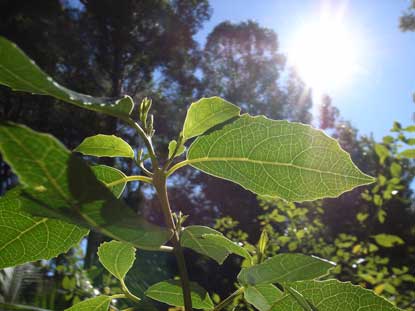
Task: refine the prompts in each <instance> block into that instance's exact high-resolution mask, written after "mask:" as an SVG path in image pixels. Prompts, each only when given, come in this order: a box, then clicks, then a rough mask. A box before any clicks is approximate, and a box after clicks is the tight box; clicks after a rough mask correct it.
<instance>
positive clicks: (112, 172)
mask: <svg viewBox="0 0 415 311" xmlns="http://www.w3.org/2000/svg"><path fill="white" fill-rule="evenodd" d="M91 169H92V171H93V172H94V174H95V176H96V177H97V178H98V179H99V180H100V181H101V182H102V183H104V184H105V185H107V184H109V183H112V182H114V181H118V180H125V178H126V177H127V176H125V174H124V173H123V172H121V171H120V170H117V169H116V168H113V167H111V166H106V165H94V166H92V167H91ZM126 184H127V182H126V181H124V182H122V183H119V184H116V185H115V186H111V187H108V186H107V187H108V188H109V189H110V190H111V192H112V194H113V195H115V196H116V197H117V198H119V197H120V196H121V194H122V193H123V192H124V189H125V185H126Z"/></svg>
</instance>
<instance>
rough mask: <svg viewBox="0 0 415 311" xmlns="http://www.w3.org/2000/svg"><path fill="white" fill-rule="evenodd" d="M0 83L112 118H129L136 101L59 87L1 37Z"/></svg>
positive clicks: (16, 89)
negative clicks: (86, 93) (101, 96)
mask: <svg viewBox="0 0 415 311" xmlns="http://www.w3.org/2000/svg"><path fill="white" fill-rule="evenodd" d="M0 84H3V85H6V86H8V87H10V88H11V89H13V90H15V91H23V92H30V93H32V94H38V95H49V96H52V97H55V98H57V99H59V100H62V101H65V102H68V103H71V104H74V105H76V106H79V107H82V108H85V109H89V110H94V111H99V112H103V113H106V114H109V115H112V116H120V117H128V116H129V115H130V113H131V111H132V110H133V107H134V102H133V100H132V99H131V97H129V96H124V97H123V98H121V99H118V98H116V99H115V98H95V97H92V96H89V95H85V94H81V93H77V92H74V91H71V90H69V89H67V88H66V87H64V86H62V85H60V84H58V83H57V82H56V81H54V80H53V79H52V78H51V77H49V76H48V75H47V74H46V73H45V72H43V71H42V70H41V69H40V68H39V67H38V66H37V65H36V64H35V63H34V62H33V61H32V60H31V59H30V58H29V57H28V56H27V55H26V54H25V53H24V52H23V51H22V50H21V49H19V48H18V47H17V46H16V45H15V44H14V43H12V42H10V41H8V40H7V39H6V38H4V37H1V36H0Z"/></svg>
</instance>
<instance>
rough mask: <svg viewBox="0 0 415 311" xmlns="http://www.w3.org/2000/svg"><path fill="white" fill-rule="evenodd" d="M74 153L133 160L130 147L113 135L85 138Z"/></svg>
mask: <svg viewBox="0 0 415 311" xmlns="http://www.w3.org/2000/svg"><path fill="white" fill-rule="evenodd" d="M74 151H76V152H80V153H82V154H84V155H90V156H96V157H125V158H134V151H133V149H132V148H131V146H130V145H129V144H128V143H127V142H125V141H124V140H123V139H122V138H119V137H117V136H115V135H103V134H98V135H95V136H91V137H87V138H85V139H84V140H83V141H82V143H81V144H80V145H79V146H78V147H76V148H75V149H74Z"/></svg>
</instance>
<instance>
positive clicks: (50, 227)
mask: <svg viewBox="0 0 415 311" xmlns="http://www.w3.org/2000/svg"><path fill="white" fill-rule="evenodd" d="M24 200H26V199H25V198H23V197H22V196H21V188H20V187H18V188H15V189H13V190H10V191H8V192H7V193H6V194H5V195H4V196H3V197H1V198H0V228H1V234H0V269H3V268H6V267H11V266H16V265H19V264H23V263H26V262H29V261H35V260H39V259H50V258H53V257H56V256H57V255H59V254H61V253H65V252H67V251H68V250H69V248H71V247H72V246H75V245H77V244H79V242H80V241H81V239H82V238H83V237H84V236H85V235H86V234H88V230H87V229H84V228H80V227H78V226H76V225H72V224H68V223H65V222H63V221H60V220H57V219H47V218H43V217H34V216H32V215H30V214H29V213H27V212H26V211H25V210H24V209H23V208H22V206H23V205H24V204H25V203H24V202H23V201H24Z"/></svg>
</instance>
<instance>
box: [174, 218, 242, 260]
mask: <svg viewBox="0 0 415 311" xmlns="http://www.w3.org/2000/svg"><path fill="white" fill-rule="evenodd" d="M180 244H181V245H182V246H183V247H187V248H191V249H192V250H194V251H196V252H198V253H199V254H202V255H205V256H208V257H210V258H212V259H214V260H216V261H217V262H218V263H219V264H222V263H223V262H224V260H225V259H226V258H227V257H228V256H229V254H231V253H235V254H238V255H240V256H243V257H246V258H249V259H250V255H249V253H248V252H247V251H246V250H245V249H244V248H242V247H240V246H238V245H236V244H234V243H233V242H232V241H231V240H229V239H227V238H226V237H224V236H223V234H222V233H220V232H219V231H216V230H214V229H211V228H209V227H204V226H189V227H186V228H185V229H184V230H183V232H182V233H181V236H180Z"/></svg>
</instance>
